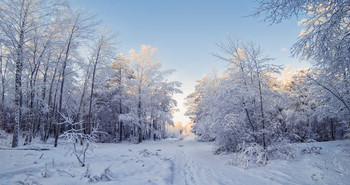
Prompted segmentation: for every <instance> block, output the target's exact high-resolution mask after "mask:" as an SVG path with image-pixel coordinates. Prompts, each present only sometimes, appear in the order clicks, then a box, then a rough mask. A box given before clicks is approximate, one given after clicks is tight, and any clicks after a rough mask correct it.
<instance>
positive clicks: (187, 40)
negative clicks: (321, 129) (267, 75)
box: [72, 0, 307, 122]
mask: <svg viewBox="0 0 350 185" xmlns="http://www.w3.org/2000/svg"><path fill="white" fill-rule="evenodd" d="M72 2H73V6H74V7H80V8H85V9H87V10H88V11H89V12H91V13H93V14H97V16H98V18H99V19H101V20H102V23H103V24H104V25H106V26H107V27H109V28H110V29H111V30H113V31H114V32H117V33H118V34H119V35H118V39H117V40H118V41H119V42H120V44H119V45H118V48H119V51H118V52H122V53H127V52H128V51H129V50H130V49H136V50H139V48H140V46H141V45H151V46H153V47H155V48H158V51H157V56H158V57H159V59H160V60H161V62H162V64H163V67H164V69H176V73H175V74H174V75H173V76H172V77H171V79H172V80H177V81H180V82H182V83H183V87H182V90H183V91H184V94H183V95H179V96H176V99H177V100H178V102H179V105H180V106H179V108H180V109H181V111H180V112H178V113H176V114H175V121H183V122H184V121H186V120H187V118H186V117H184V116H183V113H184V111H185V109H184V107H183V106H182V104H183V100H182V99H183V97H185V96H186V95H188V94H189V93H190V92H191V91H193V90H194V85H195V81H196V80H198V79H200V78H201V77H202V75H203V74H205V73H210V72H211V71H212V68H213V67H215V68H216V69H218V71H222V70H223V69H224V68H225V65H226V63H224V62H222V61H219V60H217V58H215V57H214V56H213V55H212V54H211V53H213V52H214V53H215V52H217V47H216V43H218V42H224V41H225V37H226V35H232V36H235V37H237V38H239V39H241V40H244V41H254V42H255V43H257V44H259V45H260V46H261V47H262V48H263V49H264V51H265V54H266V55H268V56H270V57H273V58H276V60H275V62H274V63H276V64H281V65H291V66H292V67H293V68H300V67H305V66H306V65H307V64H306V63H305V62H299V60H298V59H295V58H291V57H290V53H289V48H290V47H291V46H292V45H293V43H295V42H296V40H297V38H298V35H299V33H300V30H301V27H299V26H298V25H297V22H298V20H297V19H296V18H294V19H291V20H287V21H285V22H284V23H282V24H277V25H269V24H268V23H265V22H262V21H261V18H254V17H247V15H249V14H251V13H252V12H253V11H254V9H255V7H257V4H256V2H255V0H245V1H238V0H217V1H214V0H73V1H72Z"/></svg>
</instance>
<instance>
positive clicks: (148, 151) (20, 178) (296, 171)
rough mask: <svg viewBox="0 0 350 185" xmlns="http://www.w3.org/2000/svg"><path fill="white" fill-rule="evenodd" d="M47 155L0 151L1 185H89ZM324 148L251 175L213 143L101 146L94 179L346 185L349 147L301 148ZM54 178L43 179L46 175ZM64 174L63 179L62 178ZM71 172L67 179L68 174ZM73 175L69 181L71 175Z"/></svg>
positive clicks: (92, 165) (61, 150)
mask: <svg viewBox="0 0 350 185" xmlns="http://www.w3.org/2000/svg"><path fill="white" fill-rule="evenodd" d="M37 145H38V146H40V147H49V148H50V150H48V151H31V150H6V149H4V150H0V156H1V158H0V184H1V185H2V184H4V185H5V184H43V185H45V184H50V185H51V184H53V185H54V184H57V185H59V184H72V185H73V184H91V183H89V178H86V177H84V175H83V174H85V172H86V167H80V166H79V163H78V162H77V160H76V159H75V157H74V156H70V155H67V151H66V150H65V147H64V146H63V145H60V146H59V147H58V148H53V147H51V144H50V145H48V144H37ZM311 146H319V147H322V150H321V154H317V155H316V154H304V155H299V158H297V159H295V160H294V161H283V160H274V161H270V163H269V164H268V165H267V166H263V167H254V168H250V169H247V170H244V169H241V168H239V167H236V166H232V165H228V164H227V161H228V160H229V158H230V156H229V155H214V154H213V143H203V142H197V141H195V140H194V139H191V138H188V137H185V138H184V139H183V140H179V139H168V140H162V141H155V142H154V141H145V142H143V143H140V144H131V143H127V142H125V143H122V144H102V143H99V144H97V148H96V149H94V151H93V153H90V154H89V156H88V158H87V162H88V163H89V170H90V178H91V177H96V176H97V177H100V176H101V173H103V171H104V169H106V168H107V167H110V169H111V173H110V176H111V180H110V181H104V180H100V181H98V182H96V184H111V185H112V184H128V185H139V184H147V185H230V184H238V185H239V184H248V185H254V184H257V185H260V184H271V185H273V184H291V185H294V184H295V185H296V184H332V185H336V184H348V182H350V165H349V164H350V141H349V140H348V141H335V142H324V143H312V144H297V145H295V148H296V149H297V150H298V151H301V150H302V149H303V148H307V147H311ZM45 166H46V168H47V169H48V171H49V173H50V176H49V177H47V178H44V177H42V175H41V172H42V171H43V169H45ZM62 171H64V173H62ZM66 172H67V173H66ZM69 174H70V175H69Z"/></svg>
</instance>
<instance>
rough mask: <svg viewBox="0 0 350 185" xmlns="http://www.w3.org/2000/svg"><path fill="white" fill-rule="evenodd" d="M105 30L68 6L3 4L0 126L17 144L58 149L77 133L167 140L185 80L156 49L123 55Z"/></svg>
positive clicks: (40, 1)
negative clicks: (50, 144)
mask: <svg viewBox="0 0 350 185" xmlns="http://www.w3.org/2000/svg"><path fill="white" fill-rule="evenodd" d="M101 27H102V26H101V24H100V23H99V21H98V20H97V19H96V17H95V16H92V15H90V14H89V13H87V12H85V11H83V10H75V9H72V8H71V7H70V6H69V4H67V3H66V2H64V1H56V0H3V1H0V41H1V42H0V74H1V76H0V78H1V87H0V93H1V94H0V96H1V98H0V127H1V129H3V130H6V131H7V132H9V133H13V142H12V147H16V146H18V145H19V140H20V139H21V138H24V144H30V143H31V141H32V139H33V138H34V137H40V139H41V140H43V141H46V140H48V139H49V138H50V137H51V138H52V137H53V138H55V146H57V143H58V142H57V141H58V139H59V136H60V135H61V134H62V133H64V132H65V131H67V130H69V129H72V128H73V129H75V131H77V132H80V133H83V134H91V133H98V134H96V135H97V139H98V140H99V141H101V142H113V141H115V142H118V141H119V142H121V141H123V140H133V141H135V142H141V141H142V140H145V139H160V138H163V137H165V136H164V133H165V124H170V123H171V122H172V121H171V118H172V112H173V107H174V106H175V105H176V102H175V101H174V100H173V99H172V95H173V93H178V92H180V91H179V90H178V87H179V86H180V83H179V82H169V81H167V79H166V77H167V75H169V74H170V73H171V72H172V71H171V70H168V71H161V64H160V63H159V62H158V61H157V59H156V58H155V49H154V48H152V47H150V46H142V47H141V51H140V53H137V52H136V51H134V50H131V51H130V53H129V54H128V55H123V54H119V55H117V53H116V48H115V44H116V41H115V35H114V34H112V33H110V32H109V31H106V30H102V29H101ZM67 120H69V121H67ZM72 123H74V124H72ZM96 131H98V132H96Z"/></svg>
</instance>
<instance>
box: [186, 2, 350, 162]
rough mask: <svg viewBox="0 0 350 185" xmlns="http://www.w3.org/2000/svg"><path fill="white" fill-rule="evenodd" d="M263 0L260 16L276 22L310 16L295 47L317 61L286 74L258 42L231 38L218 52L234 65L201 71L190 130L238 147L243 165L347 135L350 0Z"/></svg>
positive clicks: (220, 145)
mask: <svg viewBox="0 0 350 185" xmlns="http://www.w3.org/2000/svg"><path fill="white" fill-rule="evenodd" d="M259 4H260V7H259V8H258V9H257V11H256V14H255V15H256V16H259V15H264V16H265V19H264V20H265V21H270V22H271V23H279V22H281V21H283V20H284V19H289V18H291V17H292V16H294V15H298V14H299V13H303V16H306V18H305V19H303V21H302V23H303V25H304V30H303V31H302V33H301V36H300V38H299V40H298V42H297V43H295V44H294V45H293V47H292V49H291V50H292V54H293V55H294V56H296V57H300V58H301V59H303V60H304V61H309V62H311V63H312V64H313V67H312V68H311V69H300V70H296V71H288V70H287V71H284V72H283V73H282V75H281V73H280V72H281V67H279V66H276V65H273V64H272V63H273V60H272V59H271V58H269V57H267V56H265V55H264V54H263V51H262V49H261V48H260V47H259V46H257V45H256V44H254V43H247V42H243V41H240V40H237V39H234V38H231V37H229V38H228V39H227V42H225V43H221V44H218V47H219V49H220V50H221V53H218V54H215V55H216V56H217V57H218V58H219V59H221V60H223V61H226V62H227V63H228V64H229V65H228V68H227V69H226V71H225V73H224V74H223V75H222V76H220V77H219V76H218V75H217V74H215V73H214V74H212V75H207V76H205V77H203V78H202V79H201V80H199V81H198V82H197V86H196V88H195V91H194V92H193V93H192V94H190V95H189V96H188V97H187V104H188V112H187V115H188V116H190V118H191V119H192V121H193V123H194V126H193V132H194V133H195V134H196V135H198V138H199V139H200V140H203V141H215V142H216V143H217V150H216V151H217V152H236V153H237V154H239V155H237V158H236V159H237V160H236V161H237V162H238V163H246V164H247V163H249V162H255V163H259V164H266V161H267V160H268V159H269V158H275V157H281V156H283V157H291V154H292V153H291V151H289V149H290V148H289V149H288V148H286V146H288V143H290V142H309V141H315V140H316V141H329V140H336V139H343V138H346V137H350V134H349V132H350V121H349V120H350V108H349V107H350V75H349V72H350V60H349V59H350V45H349V41H350V29H349V19H348V17H349V16H350V12H349V2H348V1H336V0H334V1H322V0H320V1H313V2H308V1H305V2H304V1H302V2H301V1H283V2H281V1H276V0H269V1H261V2H259ZM246 164H245V165H246Z"/></svg>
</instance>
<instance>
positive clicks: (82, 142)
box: [60, 115, 97, 167]
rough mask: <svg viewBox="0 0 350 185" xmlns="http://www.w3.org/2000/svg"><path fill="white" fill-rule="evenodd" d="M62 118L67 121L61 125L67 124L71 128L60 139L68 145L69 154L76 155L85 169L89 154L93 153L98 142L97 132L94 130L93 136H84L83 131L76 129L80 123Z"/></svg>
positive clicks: (65, 117)
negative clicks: (95, 143) (95, 142)
mask: <svg viewBox="0 0 350 185" xmlns="http://www.w3.org/2000/svg"><path fill="white" fill-rule="evenodd" d="M61 116H62V117H63V118H64V119H65V121H64V122H63V123H61V124H66V125H67V126H68V127H70V128H71V129H69V130H67V131H65V132H64V133H63V134H62V135H60V138H62V139H63V141H64V144H66V149H67V150H68V152H67V154H68V153H69V154H71V155H74V156H75V157H76V158H77V160H78V161H79V164H80V165H81V166H82V167H84V166H85V165H86V164H85V161H86V155H87V152H88V151H92V148H93V147H94V146H95V145H94V144H93V142H94V141H96V138H97V135H96V133H97V130H96V129H95V128H93V131H92V132H91V134H84V133H83V129H76V128H77V127H79V126H80V125H81V123H80V122H74V121H73V120H72V119H71V118H70V117H69V116H64V115H61Z"/></svg>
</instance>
